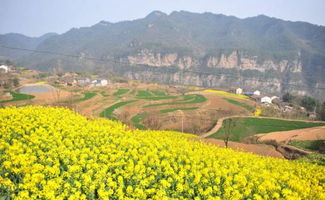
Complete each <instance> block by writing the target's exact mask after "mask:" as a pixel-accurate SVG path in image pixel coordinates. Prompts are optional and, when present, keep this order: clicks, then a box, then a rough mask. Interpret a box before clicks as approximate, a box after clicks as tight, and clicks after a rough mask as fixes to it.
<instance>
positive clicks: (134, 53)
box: [0, 11, 325, 97]
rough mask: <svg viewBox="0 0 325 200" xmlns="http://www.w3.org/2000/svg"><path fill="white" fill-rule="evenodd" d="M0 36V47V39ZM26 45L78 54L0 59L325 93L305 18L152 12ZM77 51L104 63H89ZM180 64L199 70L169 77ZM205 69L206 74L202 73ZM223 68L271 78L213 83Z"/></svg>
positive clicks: (319, 41)
mask: <svg viewBox="0 0 325 200" xmlns="http://www.w3.org/2000/svg"><path fill="white" fill-rule="evenodd" d="M1 37H3V36H2V35H0V45H3V41H2V40H1ZM33 44H37V45H34V46H33V45H31V47H32V48H34V49H35V50H39V51H50V52H51V51H52V52H60V53H62V54H69V55H77V56H79V57H80V58H69V59H68V58H63V57H60V56H57V55H41V54H36V53H30V54H24V55H22V56H20V55H16V54H12V53H7V54H4V55H3V54H2V53H1V54H0V56H2V57H0V58H3V57H6V56H7V57H8V58H9V59H12V60H13V61H15V62H17V63H19V64H22V65H26V66H31V67H33V68H36V69H41V70H51V69H52V68H53V67H61V68H62V69H64V70H70V71H83V70H87V71H92V70H94V69H96V70H97V71H98V70H102V71H105V70H109V71H114V72H115V73H117V74H118V75H123V76H127V77H129V78H132V79H140V80H144V81H158V82H162V83H167V84H191V85H198V86H204V87H221V86H222V87H224V86H227V85H228V86H234V85H235V86H238V87H239V86H241V87H250V88H258V89H263V90H265V91H267V92H272V93H275V94H279V93H282V92H285V91H288V90H292V91H294V92H296V93H299V94H302V95H314V96H317V97H325V91H323V90H317V89H313V88H316V87H325V80H324V79H325V78H324V77H322V74H323V75H324V74H325V54H324V52H325V27H323V26H319V25H312V24H310V23H307V22H291V21H285V20H281V19H277V18H272V17H267V16H265V15H259V16H256V17H248V18H244V19H240V18H237V17H234V16H226V15H222V14H213V13H208V12H206V13H192V12H188V11H174V12H171V13H170V14H165V13H163V12H160V11H153V12H151V13H150V14H148V15H147V16H146V17H144V18H141V19H136V20H132V21H122V22H117V23H111V22H107V21H100V22H98V23H97V24H95V25H93V26H90V27H81V28H73V29H70V30H69V31H67V32H65V33H63V34H57V35H52V36H50V37H48V38H46V39H44V40H39V43H33ZM8 46H9V45H8ZM83 57H95V58H98V59H101V60H103V61H104V60H111V61H112V62H100V63H98V62H97V63H96V62H95V61H91V60H83V59H82V58H83ZM114 63H115V64H114ZM117 63H121V64H117ZM58 65H60V66H58ZM182 70H192V71H197V72H202V73H205V75H200V76H199V77H198V76H197V75H193V74H187V75H186V74H185V73H183V75H177V74H182V73H181V71H182ZM206 72H210V73H211V74H210V75H209V76H208V75H206ZM225 72H227V73H229V74H230V75H232V76H233V75H236V76H238V77H239V79H242V80H245V79H247V78H252V77H253V78H256V79H257V80H259V79H261V80H262V79H263V80H264V79H266V80H270V82H272V81H273V82H274V84H273V86H270V85H272V84H268V85H265V84H258V81H255V82H256V83H253V82H252V81H248V82H247V81H241V82H240V81H238V80H224V81H219V80H218V79H217V78H218V76H217V75H219V76H220V75H221V74H220V73H225ZM132 73H133V74H132ZM159 73H160V74H161V75H160V76H161V77H160V78H159ZM144 74H146V77H144ZM181 76H184V77H181ZM200 78H202V79H204V80H199V79H200ZM162 80H163V81H162ZM274 85H275V86H274ZM290 85H298V86H301V87H298V88H293V87H291V86H290ZM302 88H304V89H302Z"/></svg>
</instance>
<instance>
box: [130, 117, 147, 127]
mask: <svg viewBox="0 0 325 200" xmlns="http://www.w3.org/2000/svg"><path fill="white" fill-rule="evenodd" d="M146 115H147V113H139V114H137V115H135V116H133V117H132V118H131V121H132V122H133V125H134V126H135V127H136V128H137V129H140V130H147V127H145V126H144V125H143V124H142V123H141V121H142V120H143V118H144V117H145V116H146Z"/></svg>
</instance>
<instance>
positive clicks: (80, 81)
mask: <svg viewBox="0 0 325 200" xmlns="http://www.w3.org/2000/svg"><path fill="white" fill-rule="evenodd" d="M77 83H78V85H80V86H85V85H89V84H90V83H91V80H90V79H89V78H83V79H78V80H77Z"/></svg>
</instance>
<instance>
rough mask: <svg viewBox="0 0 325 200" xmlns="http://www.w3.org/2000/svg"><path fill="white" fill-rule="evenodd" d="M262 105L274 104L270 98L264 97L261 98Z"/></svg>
mask: <svg viewBox="0 0 325 200" xmlns="http://www.w3.org/2000/svg"><path fill="white" fill-rule="evenodd" d="M261 103H266V104H272V99H271V98H270V97H268V96H264V97H262V98H261Z"/></svg>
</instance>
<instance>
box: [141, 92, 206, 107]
mask: <svg viewBox="0 0 325 200" xmlns="http://www.w3.org/2000/svg"><path fill="white" fill-rule="evenodd" d="M205 101H206V98H205V97H204V96H203V95H200V94H189V95H184V96H183V100H180V101H174V102H167V103H156V104H149V105H146V106H144V107H153V106H164V105H179V104H193V103H202V102H205Z"/></svg>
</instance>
